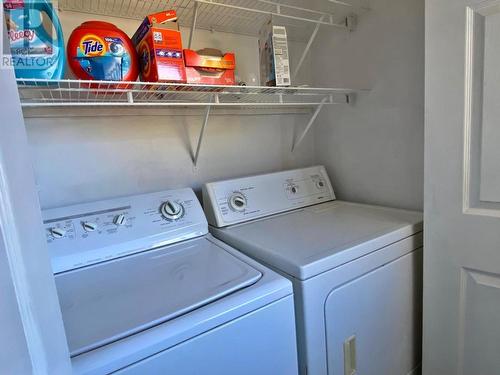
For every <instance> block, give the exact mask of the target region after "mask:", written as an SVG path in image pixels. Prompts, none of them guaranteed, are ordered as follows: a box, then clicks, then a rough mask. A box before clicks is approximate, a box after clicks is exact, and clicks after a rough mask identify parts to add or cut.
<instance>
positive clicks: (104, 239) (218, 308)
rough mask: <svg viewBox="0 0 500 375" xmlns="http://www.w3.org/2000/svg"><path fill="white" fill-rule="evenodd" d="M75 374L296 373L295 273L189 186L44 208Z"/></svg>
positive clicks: (229, 374) (207, 374) (50, 249)
mask: <svg viewBox="0 0 500 375" xmlns="http://www.w3.org/2000/svg"><path fill="white" fill-rule="evenodd" d="M43 217H44V225H45V227H46V230H47V241H48V247H49V251H50V254H51V259H52V266H53V269H54V272H55V280H56V286H57V291H58V294H59V301H60V304H61V310H62V316H63V320H64V326H65V329H66V336H67V341H68V345H69V349H70V352H71V356H72V364H73V368H74V372H75V373H76V374H107V373H111V372H112V373H117V374H127V375H129V374H162V375H163V374H175V375H199V374H204V375H205V374H206V375H211V374H213V375H222V374H226V375H235V374H248V375H255V374H269V375H275V374H296V373H297V371H298V370H297V354H296V335H295V319H294V306H293V293H292V285H291V283H290V281H289V280H287V279H286V278H283V277H282V276H279V275H278V274H276V273H275V272H273V271H271V270H269V269H267V268H266V267H264V266H262V265H260V264H259V263H257V262H255V261H253V260H252V259H250V258H248V257H246V256H245V255H243V254H241V253H240V252H237V251H235V250H234V249H233V248H231V247H230V246H228V245H226V244H223V243H222V242H221V241H219V240H217V239H215V238H213V237H212V236H211V235H210V234H208V224H207V221H206V218H205V216H204V213H203V210H202V208H201V205H200V203H199V202H198V199H197V198H196V196H195V195H194V193H193V191H192V190H191V189H181V190H173V191H164V192H159V193H153V194H146V195H140V196H132V197H126V198H119V199H113V200H107V201H101V202H95V203H90V204H81V205H75V206H71V207H64V208H57V209H51V210H46V211H44V212H43Z"/></svg>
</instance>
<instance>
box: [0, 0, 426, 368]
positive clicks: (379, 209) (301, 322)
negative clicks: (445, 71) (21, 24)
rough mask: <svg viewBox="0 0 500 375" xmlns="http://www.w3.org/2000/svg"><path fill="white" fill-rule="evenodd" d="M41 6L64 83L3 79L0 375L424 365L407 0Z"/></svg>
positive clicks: (415, 51)
mask: <svg viewBox="0 0 500 375" xmlns="http://www.w3.org/2000/svg"><path fill="white" fill-rule="evenodd" d="M7 3H8V1H7ZM11 3H12V4H17V3H18V2H16V1H11ZM21 3H22V2H21ZM25 3H29V1H25ZM49 3H51V4H52V6H53V7H54V10H55V14H56V15H57V19H58V20H59V22H60V26H57V25H58V24H57V22H56V21H53V22H54V26H53V28H54V30H52V31H53V32H56V31H59V32H62V34H61V35H59V36H58V37H57V38H61V37H62V38H63V40H57V42H58V43H59V44H60V45H61V46H62V47H61V48H62V49H63V50H64V51H63V55H62V56H63V57H61V59H62V63H61V64H62V66H63V68H62V70H63V73H61V74H62V76H61V77H56V78H49V79H46V78H40V77H34V78H33V77H28V76H26V75H25V76H23V75H22V70H20V69H16V74H17V76H18V77H17V79H14V69H12V68H11V69H10V70H9V71H5V72H3V73H2V86H4V87H5V95H6V97H7V96H8V100H6V99H5V100H4V98H3V99H2V101H3V102H4V104H2V109H3V110H4V111H7V109H8V108H9V107H13V106H14V107H15V108H17V109H16V110H15V111H14V110H13V111H10V112H9V114H8V115H7V116H8V117H6V120H7V122H8V123H9V124H10V125H8V126H12V129H11V130H10V131H11V133H10V134H13V135H14V134H15V137H17V138H19V139H21V141H19V142H20V143H19V144H21V143H22V142H24V143H23V147H20V148H19V150H21V151H23V153H24V156H23V157H22V160H21V161H19V164H18V167H17V170H18V171H22V172H20V174H19V175H16V177H10V181H13V182H12V185H11V188H10V190H9V193H8V194H10V195H9V197H10V198H9V199H12V202H13V203H12V204H11V211H12V212H21V211H23V210H27V211H29V209H28V208H27V206H34V207H35V209H34V211H36V213H35V214H34V215H33V217H29V215H26V217H25V216H23V217H21V218H17V219H15V220H14V219H12V223H13V226H12V227H11V228H10V232H12V233H23V232H22V230H21V228H25V227H26V226H27V225H28V226H32V227H36V229H34V230H33V231H32V232H31V233H30V235H29V236H26V237H24V238H22V239H21V240H20V241H26V243H24V245H23V246H26V247H27V248H29V249H31V250H30V251H27V252H24V251H23V252H21V253H22V254H23V256H22V257H17V258H16V257H15V256H14V255H13V254H14V253H10V255H7V257H6V259H9V265H10V267H11V268H13V267H14V268H15V267H18V269H22V270H24V271H22V272H20V273H17V276H16V273H15V272H14V273H12V271H11V274H13V276H12V278H13V280H14V281H12V283H13V284H12V286H11V289H12V290H17V291H18V292H17V293H21V297H16V298H17V299H16V298H15V296H16V294H15V293H14V292H12V293H13V294H12V295H10V298H12V301H14V300H17V303H18V304H20V306H23V304H25V305H26V306H30V308H27V309H26V311H30V312H29V313H27V312H23V311H21V312H20V313H19V314H18V313H17V312H16V311H14V310H12V311H10V313H11V314H12V315H13V316H18V315H20V316H18V318H17V319H19V322H18V323H16V324H17V325H16V324H13V325H12V326H11V329H12V332H11V333H10V334H9V335H11V336H9V337H12V338H14V337H19V335H18V334H17V333H18V332H22V331H23V330H24V332H25V335H26V340H17V339H13V342H15V343H16V344H15V345H14V346H13V347H12V352H13V353H18V352H19V353H22V352H24V353H30V354H29V355H28V354H26V358H23V359H20V360H19V361H15V362H16V363H13V364H12V367H11V368H10V369H11V370H12V371H14V372H13V373H15V372H16V371H17V373H30V372H32V371H33V372H35V369H41V368H44V369H48V373H61V374H63V373H66V372H71V371H73V372H74V373H81V374H107V373H115V372H116V373H120V374H146V373H148V374H149V373H151V374H166V373H168V374H179V375H187V374H207V375H211V374H217V375H222V374H227V375H229V374H249V375H250V374H269V375H271V374H283V375H287V374H290V375H292V374H302V375H305V374H308V375H311V374H312V375H316V374H318V375H320V374H321V375H322V374H348V375H354V374H360V375H364V374H369V375H377V374H381V375H382V374H394V375H406V374H412V375H415V374H419V373H420V371H421V362H422V349H421V346H422V252H423V250H422V247H423V224H422V222H423V216H422V211H423V202H424V194H423V191H424V2H423V1H416V0H346V1H336V0H313V1H305V0H277V1H267V0H266V1H265V0H175V1H174V0H164V1H142V0H115V1H113V0H109V1H108V0H92V1H79V0H59V1H58V2H56V1H49ZM15 6H19V4H18V5H15ZM15 6H14V8H15ZM9 11H11V10H10V9H9ZM169 11H175V12H173V13H168V16H169V17H171V19H167V18H168V17H167V16H166V14H167V13H166V12H169ZM5 12H7V8H6V10H5ZM27 14H28V13H27ZM160 14H161V15H162V16H165V17H166V18H165V20H163V21H158V19H157V18H158V17H160ZM153 15H156V16H155V17H156V18H154V20H153V18H149V19H148V16H149V17H152V16H153ZM87 21H101V22H106V24H91V25H87V26H88V29H81V27H82V26H81V25H82V24H83V23H84V22H87ZM141 23H143V25H146V26H147V30H146V31H144V33H143V34H140V31H141V29H140V27H141ZM2 26H3V25H2ZM115 27H116V30H115V29H114V28H115ZM102 28H106V30H105V31H103V29H102ZM155 28H157V29H155ZM282 29H283V30H286V37H285V45H283V44H279V45H276V44H277V43H283V38H282V35H280V34H279V33H280V32H282ZM110 30H111V31H110ZM155 30H156V32H160V31H158V30H164V31H165V30H166V31H165V32H166V34H163V35H168V36H169V37H171V35H173V34H175V33H179V37H180V41H181V42H182V46H181V47H180V48H177V49H175V48H174V47H164V46H162V47H158V46H157V45H155V43H160V41H159V39H158V38H159V37H160V38H161V35H160V34H161V32H160V34H155ZM77 31H78V32H79V34H76V32H77ZM72 33H73V35H72ZM106 33H112V34H109V35H111V36H108V34H106ZM146 33H150V34H151V35H150V34H146ZM276 33H278V34H276ZM89 35H90V36H89ZM103 35H104V36H103ZM124 35H125V36H124ZM144 35H146V36H144ZM158 35H160V36H158ZM52 36H54V35H52ZM127 36H128V38H130V39H131V40H130V41H129V42H130V43H131V44H130V46H128V45H127V44H126V43H123V42H117V40H118V41H120V40H124V38H127ZM148 37H150V38H151V40H150V41H149V42H148V43H150V44H149V48H150V49H151V50H152V51H153V53H152V54H151V51H150V50H147V51H146V52H144V51H145V50H142V49H141V48H142V45H141V47H140V42H143V41H144V40H146V38H148ZM85 38H90V39H88V40H87V39H85ZM92 38H94V39H92ZM280 38H281V39H280ZM72 39H74V40H72ZM7 40H8V39H6V38H4V42H7ZM266 41H271V42H272V43H274V44H275V45H274V46H269V45H268V44H267V43H266ZM101 42H102V43H101ZM271 42H269V43H271ZM86 43H87V44H86ZM92 43H96V44H95V45H94V44H92ZM99 43H101V44H103V45H106V44H107V48H108V50H109V51H110V52H109V53H110V54H112V53H111V52H113V48H116V54H120V56H123V54H125V55H127V54H130V55H131V56H132V57H130V59H129V60H127V59H126V58H124V57H120V59H121V60H120V61H121V63H120V64H122V65H121V66H120V67H119V69H121V73H120V76H119V78H117V79H113V77H115V76H114V75H113V74H116V73H114V72H112V73H110V71H111V70H112V69H111V68H110V64H111V62H110V61H114V62H113V63H116V61H117V60H116V56H114V57H112V56H110V55H109V56H108V55H106V56H105V57H106V58H108V59H107V60H106V59H104V58H103V59H102V60H101V61H98V60H97V59H95V57H96V56H98V55H99V53H101V52H102V50H101V52H100V51H99V48H102V47H99ZM113 43H115V44H114V45H113V46H112V44H113ZM54 48H55V47H54ZM92 48H94V49H92ZM145 48H148V47H145ZM162 48H163V49H162ZM168 48H170V49H168ZM266 48H267V50H266ZM123 49H125V52H124V51H123ZM269 49H270V50H269ZM55 50H56V51H57V48H55ZM174 50H175V51H174ZM61 51H62V50H61ZM82 51H83V52H82ZM162 51H163V52H162ZM176 51H178V52H176ZM186 51H188V52H186ZM167 53H168V54H169V55H168V57H169V58H171V57H172V58H171V59H170V60H169V62H168V63H166V62H165V63H162V62H161V61H163V60H162V59H163V58H165V56H166V54H167ZM176 53H179V55H175V54H176ZM266 53H269V54H271V59H274V60H273V61H272V67H269V66H267V65H269V60H265V58H266V56H264V55H265V54H266ZM190 54H192V55H190ZM99 56H100V57H102V56H101V55H99ZM103 56H104V55H103ZM92 58H94V59H95V60H92ZM174 58H177V59H181V60H180V61H182V62H181V63H180V64H181V65H180V66H181V67H182V69H184V68H185V69H186V71H185V72H183V74H184V76H182V74H181V75H180V76H179V77H176V74H177V73H176V72H175V69H176V68H175V64H176V63H178V61H177V62H175V61H174V62H172V61H173V60H174ZM188 58H189V59H191V58H192V59H193V61H196V62H195V63H191V62H188ZM145 59H147V62H146V61H145ZM232 59H234V60H232ZM165 61H166V60H165ZM189 61H191V60H189ZM199 61H202V62H203V63H205V64H207V65H204V66H203V65H201V64H202V63H201V62H199ZM214 61H215V62H214ZM263 61H264V62H263ZM99 64H103V65H99ZM106 64H108V65H106ZM162 64H165V65H164V66H163V68H162ZM190 64H193V65H194V67H190V66H188V65H190ZM196 64H200V65H201V67H200V66H197V65H196ZM210 64H212V65H210ZM213 64H215V65H213ZM223 64H226V65H223ZM266 64H267V65H266ZM178 66H179V65H178ZM222 66H224V67H222ZM115 68H116V67H115ZM115 68H113V69H115ZM134 69H136V70H137V72H136V73H135V76H134V75H133V74H132V73H133V70H134ZM150 69H153V70H154V69H158V72H159V73H158V74H160V75H161V74H167V75H168V74H170V76H169V78H164V79H161V78H158V77H157V78H158V79H155V80H156V81H157V82H147V81H146V80H145V79H144V77H145V76H146V70H147V72H148V74H149V72H150ZM161 69H165V70H163V71H162V70H161ZM283 69H284V72H285V73H283V74H284V77H285V78H284V79H283V76H282V75H281V74H282V71H283ZM263 70H266V72H265V74H263ZM99 72H100V73H99ZM124 72H125V73H127V74H128V73H130V74H131V75H132V76H133V78H131V79H125V78H124V77H126V75H125V73H124ZM101 73H102V74H104V75H105V79H104V78H102V77H101V78H99V77H98V74H101ZM51 74H52V73H51ZM53 74H58V73H53ZM93 74H95V75H96V76H95V77H94V76H93ZM186 74H187V75H186ZM273 74H274V81H273V80H272V79H271V80H268V79H267V78H266V77H269V76H272V75H273ZM172 77H173V78H172ZM214 77H215V78H214ZM221 77H229V78H228V79H229V81H224V80H223V78H221ZM196 80H198V81H196ZM114 81H116V82H114ZM228 82H230V83H229V84H228ZM23 121H24V122H23ZM19 123H24V125H25V127H23V128H22V130H19V127H15V126H14V125H13V124H19ZM17 132H19V133H17ZM17 138H16V139H17ZM5 142H6V141H5ZM16 142H17V141H16ZM12 147H13V146H12ZM5 150H7V148H5ZM6 160H7V159H6ZM12 163H13V164H12V165H14V162H12ZM16 165H17V164H16ZM9 173H10V174H12V175H14V174H15V172H14V170H7V172H6V175H7V174H9ZM6 185H9V184H6ZM9 186H10V185H9ZM15 186H17V187H19V186H23V189H25V190H23V191H21V190H19V193H16V192H14V191H13V190H12V189H13V188H14V187H15ZM7 190H8V189H5V191H6V192H7ZM9 212H10V211H9ZM7 217H9V216H8V215H7V216H5V217H3V218H7ZM12 217H14V216H12ZM0 224H1V221H0ZM304 227H306V228H305V229H303V228H304ZM0 229H2V228H1V227H0ZM13 238H15V236H14V237H13ZM37 248H40V249H41V253H38V252H36V251H35V249H37ZM7 254H9V253H8V252H7ZM28 254H35V255H32V256H28ZM28 258H29V260H28ZM12 259H14V260H15V261H13V260H12ZM0 264H2V262H0ZM16 264H17V265H16ZM1 273H2V272H0V274H1ZM6 273H7V272H6ZM26 274H27V275H28V276H26ZM16 277H17V279H16ZM37 283H38V285H39V286H40V287H39V288H38V289H37V288H36V287H34V285H35V284H37ZM23 291H24V292H23ZM386 292H388V293H386ZM44 301H45V302H44ZM21 310H22V309H21ZM312 317H314V318H312ZM12 319H14V318H12ZM42 320H44V321H45V322H47V323H46V324H41V323H40V322H41V321H42ZM27 321H31V323H32V324H31V328H30V329H28V331H26V328H23V327H25V326H26V325H27V323H26V322H27ZM319 321H322V322H321V323H320V322H319ZM0 322H1V324H2V325H3V324H4V322H3V320H0ZM28 325H29V324H28ZM40 326H43V327H42V328H40ZM16 327H17V328H16ZM16 329H17V331H16ZM16 332H17V333H16ZM18 346H19V349H16V348H17V347H18ZM30 356H31V357H30ZM28 357H29V358H31V360H28V359H27V358H28ZM0 358H1V357H0ZM0 362H1V361H0ZM30 369H31V370H30ZM40 371H41V372H40V373H43V371H42V370H40Z"/></svg>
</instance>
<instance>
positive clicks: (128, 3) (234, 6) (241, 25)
mask: <svg viewBox="0 0 500 375" xmlns="http://www.w3.org/2000/svg"><path fill="white" fill-rule="evenodd" d="M331 4H334V5H335V6H337V7H338V8H339V12H338V13H337V12H336V13H327V12H324V11H316V10H312V9H306V8H302V7H295V6H291V5H287V4H283V3H279V2H275V1H268V0H59V9H60V10H63V11H64V10H67V11H75V12H83V13H88V14H93V15H105V16H113V17H120V18H132V19H142V18H144V16H146V15H148V14H152V13H155V12H160V11H163V10H166V9H175V10H176V12H177V15H178V19H179V23H180V25H181V26H186V27H192V26H193V24H196V27H197V28H201V29H205V30H213V31H221V32H230V33H236V34H245V35H252V36H257V35H258V34H259V30H260V29H261V27H262V25H263V24H264V23H265V22H266V21H268V20H269V19H270V18H271V17H277V18H278V19H279V22H280V24H282V25H283V26H287V27H288V28H289V34H290V37H291V38H292V39H297V38H298V39H304V38H305V39H307V34H309V33H305V35H306V36H305V37H304V28H305V27H309V28H310V29H313V28H314V26H315V25H316V24H320V25H327V26H333V27H338V28H348V27H349V25H348V18H346V14H353V13H356V11H357V10H358V7H357V6H355V5H352V4H350V3H348V2H344V1H334V2H331ZM295 28H297V29H299V30H301V31H300V32H299V31H298V30H294V29H295Z"/></svg>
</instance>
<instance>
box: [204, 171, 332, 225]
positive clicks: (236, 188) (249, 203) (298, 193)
mask: <svg viewBox="0 0 500 375" xmlns="http://www.w3.org/2000/svg"><path fill="white" fill-rule="evenodd" d="M334 199H335V194H334V192H333V188H332V185H331V183H330V179H329V178H328V175H327V173H326V170H325V168H324V167H323V166H317V167H311V168H304V169H296V170H291V171H285V172H278V173H270V174H265V175H259V176H252V177H244V178H238V179H234V180H226V181H220V182H212V183H208V184H206V185H205V186H204V187H203V205H204V207H205V213H206V215H207V218H208V222H209V223H210V224H211V225H213V226H215V227H219V228H220V227H225V226H228V225H232V224H237V223H242V222H245V221H248V220H254V219H258V218H261V217H264V216H269V215H273V214H277V213H280V212H284V211H290V210H293V209H297V208H302V207H307V206H311V205H314V204H318V203H323V202H327V201H331V200H334Z"/></svg>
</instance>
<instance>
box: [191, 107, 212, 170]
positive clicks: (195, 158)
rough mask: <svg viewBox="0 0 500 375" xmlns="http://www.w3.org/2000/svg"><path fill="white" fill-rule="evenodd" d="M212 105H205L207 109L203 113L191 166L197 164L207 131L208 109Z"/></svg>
mask: <svg viewBox="0 0 500 375" xmlns="http://www.w3.org/2000/svg"><path fill="white" fill-rule="evenodd" d="M211 108H212V105H210V104H209V105H207V109H206V111H205V119H204V121H203V125H202V127H201V130H200V136H199V138H198V144H197V146H196V152H195V154H194V158H193V165H194V166H195V167H196V166H197V164H198V158H199V156H200V150H201V144H202V143H203V138H205V130H206V129H207V124H208V119H209V118H210V109H211Z"/></svg>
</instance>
